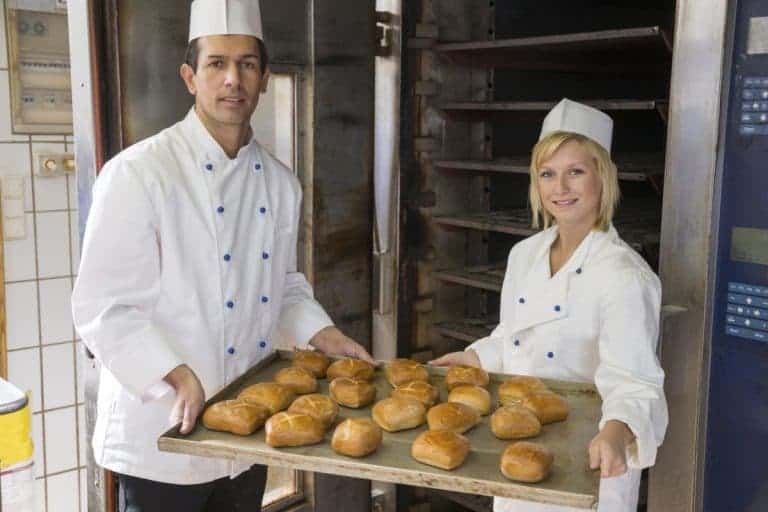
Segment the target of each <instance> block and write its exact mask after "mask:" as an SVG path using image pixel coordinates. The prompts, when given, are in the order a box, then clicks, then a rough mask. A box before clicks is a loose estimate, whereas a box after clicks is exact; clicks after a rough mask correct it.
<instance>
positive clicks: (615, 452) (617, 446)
mask: <svg viewBox="0 0 768 512" xmlns="http://www.w3.org/2000/svg"><path fill="white" fill-rule="evenodd" d="M634 440H635V435H634V434H633V433H632V431H631V430H630V429H629V427H628V426H627V424H626V423H624V422H622V421H618V420H608V421H607V422H606V423H605V425H604V426H603V429H602V430H601V431H600V432H599V433H598V434H597V435H596V436H595V437H594V438H593V439H592V441H591V442H590V443H589V467H590V469H597V468H600V477H601V478H610V477H612V476H620V475H623V474H624V473H626V472H627V446H629V445H630V443H632V441H634Z"/></svg>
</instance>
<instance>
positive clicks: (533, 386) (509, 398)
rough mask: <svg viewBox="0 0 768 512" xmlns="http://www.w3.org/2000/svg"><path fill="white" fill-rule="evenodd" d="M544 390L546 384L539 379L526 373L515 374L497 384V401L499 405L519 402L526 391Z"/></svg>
mask: <svg viewBox="0 0 768 512" xmlns="http://www.w3.org/2000/svg"><path fill="white" fill-rule="evenodd" d="M546 390H547V386H546V385H545V384H544V383H543V382H542V381H541V379H538V378H536V377H530V376H528V375H515V376H513V377H510V378H508V379H507V380H505V381H504V382H502V383H501V384H500V385H499V391H498V395H499V402H501V405H509V404H511V403H520V402H522V400H523V398H525V395H527V394H528V393H530V392H532V391H546Z"/></svg>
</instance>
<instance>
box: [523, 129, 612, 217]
mask: <svg viewBox="0 0 768 512" xmlns="http://www.w3.org/2000/svg"><path fill="white" fill-rule="evenodd" d="M571 141H575V142H578V143H579V145H581V147H582V148H584V149H585V150H586V151H587V153H589V155H590V156H591V157H592V158H594V160H595V165H596V167H597V175H598V176H599V177H600V183H601V185H602V186H601V191H600V209H599V211H598V214H597V220H596V221H595V226H594V227H595V228H597V229H599V230H601V231H608V226H610V225H611V221H612V220H613V213H614V212H615V211H616V207H617V206H618V204H619V196H620V192H619V176H618V171H617V169H616V164H614V163H613V160H611V155H609V154H608V152H607V151H606V150H605V148H603V147H602V146H601V145H600V144H598V143H597V142H595V141H593V140H592V139H590V138H588V137H585V136H583V135H580V134H578V133H571V132H552V133H550V134H549V135H547V136H545V137H544V138H543V139H541V140H540V141H539V142H538V143H537V144H536V145H535V146H534V147H533V155H532V156H531V168H530V174H531V184H530V188H529V191H528V198H529V201H530V203H531V211H532V212H533V227H534V228H536V229H538V228H539V226H542V225H543V226H542V227H543V229H547V228H548V227H549V226H551V225H553V224H555V223H556V222H555V218H554V217H553V216H552V215H551V214H550V213H549V212H548V211H547V210H546V208H544V205H543V203H542V200H541V196H540V195H539V170H540V169H541V164H542V163H543V162H545V161H547V160H549V159H550V158H551V157H552V155H554V154H555V153H556V152H557V150H558V149H560V148H561V147H562V146H563V145H564V144H567V143H568V142H571Z"/></svg>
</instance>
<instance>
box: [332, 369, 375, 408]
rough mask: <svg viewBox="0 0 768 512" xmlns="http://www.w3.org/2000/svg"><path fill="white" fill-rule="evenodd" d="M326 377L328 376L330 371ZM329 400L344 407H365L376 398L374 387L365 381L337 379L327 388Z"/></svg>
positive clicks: (345, 378)
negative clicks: (331, 399) (329, 394)
mask: <svg viewBox="0 0 768 512" xmlns="http://www.w3.org/2000/svg"><path fill="white" fill-rule="evenodd" d="M328 375H330V370H329V373H328ZM329 391H330V392H331V398H333V399H334V400H336V402H337V403H339V404H340V405H343V406H345V407H352V408H353V409H357V408H359V407H365V406H366V405H368V404H370V403H371V402H373V399H374V398H376V387H375V386H374V385H373V384H371V383H370V382H368V381H367V380H359V379H349V378H347V377H338V378H336V379H333V380H332V381H331V385H330V386H329Z"/></svg>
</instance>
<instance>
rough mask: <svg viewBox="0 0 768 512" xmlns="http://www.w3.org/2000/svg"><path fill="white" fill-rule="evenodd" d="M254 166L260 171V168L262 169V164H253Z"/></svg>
mask: <svg viewBox="0 0 768 512" xmlns="http://www.w3.org/2000/svg"><path fill="white" fill-rule="evenodd" d="M253 168H254V169H256V170H257V171H258V170H259V169H261V164H256V165H254V166H253Z"/></svg>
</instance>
